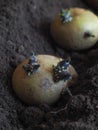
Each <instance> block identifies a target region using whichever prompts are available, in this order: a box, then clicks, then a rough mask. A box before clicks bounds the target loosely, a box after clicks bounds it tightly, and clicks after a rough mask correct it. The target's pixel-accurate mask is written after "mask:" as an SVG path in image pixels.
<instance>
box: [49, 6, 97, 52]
mask: <svg viewBox="0 0 98 130" xmlns="http://www.w3.org/2000/svg"><path fill="white" fill-rule="evenodd" d="M51 34H52V37H53V38H54V40H55V41H56V43H58V44H59V45H60V46H61V47H63V48H65V49H68V50H83V49H88V48H90V47H92V46H93V45H95V43H96V42H97V41H98V17H97V16H96V15H95V14H94V13H93V12H91V11H89V10H86V9H82V8H70V9H65V10H64V9H62V10H61V12H60V13H59V14H57V15H56V16H55V18H54V20H53V22H52V23H51Z"/></svg>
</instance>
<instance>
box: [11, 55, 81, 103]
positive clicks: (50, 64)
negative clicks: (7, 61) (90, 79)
mask: <svg viewBox="0 0 98 130" xmlns="http://www.w3.org/2000/svg"><path fill="white" fill-rule="evenodd" d="M77 77H78V74H77V72H76V71H75V69H74V68H73V66H72V65H70V62H69V61H66V60H63V59H61V58H58V57H55V56H51V55H37V56H35V55H34V53H32V55H31V57H30V58H29V59H26V60H24V61H23V62H22V63H21V64H20V65H18V67H17V68H16V69H15V71H14V74H13V77H12V85H13V89H14V91H15V93H16V94H17V95H18V97H19V98H20V99H21V100H22V101H24V102H25V103H27V104H31V105H32V104H39V103H47V104H52V103H54V102H56V101H57V100H58V99H59V97H60V94H61V93H62V91H63V90H64V89H65V88H66V87H69V86H71V85H72V84H74V83H75V82H76V81H77Z"/></svg>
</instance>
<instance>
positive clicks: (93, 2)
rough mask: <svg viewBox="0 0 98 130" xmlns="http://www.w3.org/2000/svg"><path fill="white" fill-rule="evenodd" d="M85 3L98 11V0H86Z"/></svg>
mask: <svg viewBox="0 0 98 130" xmlns="http://www.w3.org/2000/svg"><path fill="white" fill-rule="evenodd" d="M83 1H84V0H83ZM85 2H86V3H87V4H88V5H90V6H91V7H93V8H94V9H98V0H85Z"/></svg>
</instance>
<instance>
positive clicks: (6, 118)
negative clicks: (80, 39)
mask: <svg viewBox="0 0 98 130" xmlns="http://www.w3.org/2000/svg"><path fill="white" fill-rule="evenodd" d="M66 7H84V8H88V7H87V6H86V5H85V4H84V3H83V2H82V1H80V0H0V61H1V62H0V130H61V129H62V130H65V129H66V130H98V46H97V45H96V46H95V47H93V48H91V49H90V50H87V51H83V52H68V51H66V50H64V49H61V48H60V47H58V46H57V45H56V43H55V42H54V41H53V39H52V37H51V34H50V23H51V21H52V19H53V17H54V16H55V14H56V13H58V12H59V10H60V9H61V8H66ZM32 50H33V51H34V52H35V53H36V54H51V55H55V56H60V57H62V58H66V57H67V56H70V57H71V64H72V65H73V66H74V67H75V68H76V70H77V72H78V73H79V80H78V82H77V84H76V85H74V86H72V87H70V88H69V89H70V91H71V93H72V96H70V95H69V94H68V92H67V91H66V92H65V93H64V94H63V95H62V96H61V98H60V100H59V101H58V102H57V103H55V104H54V105H52V106H48V105H47V104H40V105H37V106H35V105H32V106H27V105H26V104H25V103H23V102H22V101H21V100H20V99H19V98H18V97H17V96H16V95H15V93H14V91H13V89H12V84H11V79H12V74H13V71H14V70H15V68H16V66H17V65H18V64H19V63H20V62H21V61H23V60H24V59H25V58H27V57H28V56H29V54H30V52H31V51H32Z"/></svg>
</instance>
